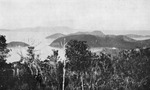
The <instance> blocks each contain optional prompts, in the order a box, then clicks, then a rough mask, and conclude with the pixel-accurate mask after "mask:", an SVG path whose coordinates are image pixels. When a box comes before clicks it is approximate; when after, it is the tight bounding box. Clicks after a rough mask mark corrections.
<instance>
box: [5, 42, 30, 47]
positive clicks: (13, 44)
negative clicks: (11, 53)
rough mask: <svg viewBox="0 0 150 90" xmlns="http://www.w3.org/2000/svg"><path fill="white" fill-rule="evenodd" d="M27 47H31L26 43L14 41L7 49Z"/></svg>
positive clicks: (8, 44)
mask: <svg viewBox="0 0 150 90" xmlns="http://www.w3.org/2000/svg"><path fill="white" fill-rule="evenodd" d="M18 46H20V47H27V46H29V45H28V44H27V43H24V42H19V41H13V42H9V43H7V47H18Z"/></svg>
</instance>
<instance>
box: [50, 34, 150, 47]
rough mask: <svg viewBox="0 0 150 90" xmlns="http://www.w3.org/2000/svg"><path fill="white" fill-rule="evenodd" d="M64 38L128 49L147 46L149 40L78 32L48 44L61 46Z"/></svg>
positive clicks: (93, 45)
mask: <svg viewBox="0 0 150 90" xmlns="http://www.w3.org/2000/svg"><path fill="white" fill-rule="evenodd" d="M64 39H65V41H66V42H68V41H69V40H80V41H87V44H88V45H89V46H90V47H116V48H120V49H130V48H136V47H143V46H149V45H150V40H143V41H136V40H134V39H131V38H129V37H127V36H123V35H119V36H108V35H105V36H104V37H97V36H95V35H89V34H80V35H69V36H65V37H61V38H58V39H56V40H54V41H53V42H52V43H51V44H50V46H52V47H59V48H60V47H62V46H63V44H64Z"/></svg>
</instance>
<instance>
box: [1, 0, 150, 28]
mask: <svg viewBox="0 0 150 90" xmlns="http://www.w3.org/2000/svg"><path fill="white" fill-rule="evenodd" d="M38 26H43V27H51V26H69V27H71V28H80V29H99V30H112V31H114V30H137V31H139V30H150V0H0V28H6V29H15V28H25V27H38Z"/></svg>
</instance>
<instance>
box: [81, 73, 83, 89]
mask: <svg viewBox="0 0 150 90" xmlns="http://www.w3.org/2000/svg"><path fill="white" fill-rule="evenodd" d="M81 87H82V90H84V82H83V74H81Z"/></svg>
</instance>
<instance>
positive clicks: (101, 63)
mask: <svg viewBox="0 0 150 90" xmlns="http://www.w3.org/2000/svg"><path fill="white" fill-rule="evenodd" d="M63 48H64V50H65V52H66V53H65V57H66V58H65V59H63V60H62V59H61V58H60V57H58V55H59V51H58V50H53V55H49V56H47V58H45V60H41V59H40V56H39V55H36V54H35V53H34V47H32V46H29V47H28V50H27V52H28V54H27V57H23V56H20V61H17V62H13V63H6V61H7V57H8V54H9V52H10V51H9V50H8V49H7V44H6V39H5V36H0V90H150V48H148V47H142V48H134V49H124V50H121V51H120V52H119V53H118V55H116V56H112V55H111V54H107V53H103V52H101V53H99V54H95V53H92V52H91V51H90V50H89V46H88V44H87V42H86V41H78V40H70V41H68V42H67V43H65V44H64V47H63Z"/></svg>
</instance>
